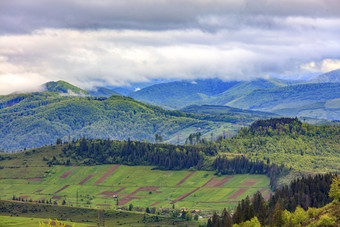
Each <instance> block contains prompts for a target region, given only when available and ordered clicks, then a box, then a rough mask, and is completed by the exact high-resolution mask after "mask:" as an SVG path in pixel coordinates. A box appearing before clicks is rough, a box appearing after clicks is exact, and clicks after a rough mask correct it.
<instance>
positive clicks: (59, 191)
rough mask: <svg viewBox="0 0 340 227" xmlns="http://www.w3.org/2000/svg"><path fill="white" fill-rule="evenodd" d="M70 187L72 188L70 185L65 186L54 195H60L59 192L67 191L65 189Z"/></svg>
mask: <svg viewBox="0 0 340 227" xmlns="http://www.w3.org/2000/svg"><path fill="white" fill-rule="evenodd" d="M69 186H70V185H65V186H64V187H62V188H61V189H59V190H58V191H56V192H55V193H53V194H57V193H59V192H61V191H63V190H65V189H66V188H68V187H69Z"/></svg>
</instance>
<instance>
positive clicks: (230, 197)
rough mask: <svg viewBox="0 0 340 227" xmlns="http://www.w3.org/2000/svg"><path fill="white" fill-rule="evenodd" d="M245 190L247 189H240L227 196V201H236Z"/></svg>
mask: <svg viewBox="0 0 340 227" xmlns="http://www.w3.org/2000/svg"><path fill="white" fill-rule="evenodd" d="M247 190H248V188H240V189H239V190H238V191H237V192H235V193H234V194H232V195H231V196H229V197H228V199H236V198H237V197H239V196H240V195H242V194H243V193H245V192H246V191H247Z"/></svg>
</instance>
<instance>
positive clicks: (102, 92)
mask: <svg viewBox="0 0 340 227" xmlns="http://www.w3.org/2000/svg"><path fill="white" fill-rule="evenodd" d="M88 92H89V94H90V95H91V96H93V97H110V96H112V95H121V94H120V93H118V92H116V91H114V90H111V89H108V88H105V87H97V88H94V89H93V90H90V91H88Z"/></svg>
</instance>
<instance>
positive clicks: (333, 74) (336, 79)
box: [309, 69, 340, 83]
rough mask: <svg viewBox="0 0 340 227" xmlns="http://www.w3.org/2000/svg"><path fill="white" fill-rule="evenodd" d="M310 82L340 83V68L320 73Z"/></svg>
mask: <svg viewBox="0 0 340 227" xmlns="http://www.w3.org/2000/svg"><path fill="white" fill-rule="evenodd" d="M309 82H311V83H340V69H337V70H333V71H330V72H328V73H324V74H322V75H319V76H317V77H315V78H313V79H312V80H310V81H309Z"/></svg>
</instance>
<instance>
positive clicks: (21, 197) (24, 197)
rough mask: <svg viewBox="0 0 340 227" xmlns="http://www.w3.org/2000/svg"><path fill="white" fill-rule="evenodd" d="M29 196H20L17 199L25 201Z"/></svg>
mask: <svg viewBox="0 0 340 227" xmlns="http://www.w3.org/2000/svg"><path fill="white" fill-rule="evenodd" d="M29 197H30V196H28V195H23V196H20V197H19V199H27V198H29Z"/></svg>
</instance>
